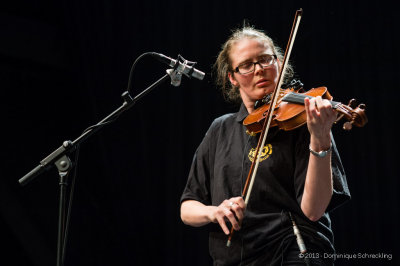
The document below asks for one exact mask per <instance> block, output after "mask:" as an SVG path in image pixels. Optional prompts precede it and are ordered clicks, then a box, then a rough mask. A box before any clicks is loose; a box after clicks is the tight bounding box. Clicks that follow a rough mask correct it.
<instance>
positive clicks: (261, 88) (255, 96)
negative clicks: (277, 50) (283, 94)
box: [228, 39, 279, 108]
mask: <svg viewBox="0 0 400 266" xmlns="http://www.w3.org/2000/svg"><path fill="white" fill-rule="evenodd" d="M265 54H269V55H273V54H274V53H273V50H272V49H271V48H270V47H269V46H268V45H267V44H266V43H265V42H261V41H260V40H257V39H242V40H240V41H238V42H236V43H235V44H234V45H233V46H232V49H231V52H230V54H229V56H230V59H231V62H232V68H233V69H235V68H236V67H237V66H239V65H240V64H242V63H245V62H257V61H258V60H259V59H260V58H261V57H262V56H263V55H265ZM278 63H279V62H278V61H275V63H273V64H272V65H270V66H268V67H266V68H262V67H261V66H260V65H259V64H256V65H255V70H254V72H253V73H249V74H245V75H242V74H240V73H237V72H234V73H233V74H232V73H229V74H228V76H229V80H230V82H231V83H232V84H233V85H234V86H237V87H239V91H240V95H241V97H242V100H243V103H244V104H245V106H246V107H250V106H251V108H252V106H254V103H255V102H256V101H257V100H259V99H261V98H262V97H264V96H265V95H266V94H269V93H272V92H273V91H274V89H275V86H276V83H277V82H278V78H279V66H278Z"/></svg>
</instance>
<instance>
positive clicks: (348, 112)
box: [335, 99, 368, 131]
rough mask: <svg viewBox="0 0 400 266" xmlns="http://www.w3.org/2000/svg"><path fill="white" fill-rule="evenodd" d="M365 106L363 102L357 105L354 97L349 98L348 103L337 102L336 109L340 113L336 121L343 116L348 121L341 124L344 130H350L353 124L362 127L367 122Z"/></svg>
mask: <svg viewBox="0 0 400 266" xmlns="http://www.w3.org/2000/svg"><path fill="white" fill-rule="evenodd" d="M365 108H366V106H365V104H363V103H361V104H359V105H358V106H357V104H356V100H355V99H351V100H350V101H349V104H348V105H344V104H339V105H338V106H337V107H336V110H337V111H338V112H340V113H341V114H340V116H339V117H338V119H336V122H338V121H339V120H340V119H342V118H343V117H345V118H346V119H347V120H348V121H347V122H345V123H344V124H343V129H344V130H346V131H349V130H351V129H352V128H353V125H355V126H357V127H363V126H365V124H366V123H367V122H368V118H367V115H366V114H365ZM336 122H335V123H336Z"/></svg>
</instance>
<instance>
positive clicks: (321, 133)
mask: <svg viewBox="0 0 400 266" xmlns="http://www.w3.org/2000/svg"><path fill="white" fill-rule="evenodd" d="M304 105H305V109H306V114H307V127H308V131H309V132H310V135H311V143H312V142H313V141H314V142H315V144H317V146H323V148H322V149H324V148H327V147H326V146H328V147H329V145H330V141H331V139H330V131H331V128H332V125H333V123H334V122H335V121H336V118H337V113H336V111H335V110H334V109H333V108H332V104H331V103H330V102H329V101H328V100H326V99H322V98H321V96H317V97H315V98H311V99H309V98H305V99H304ZM319 148H320V149H321V147H316V149H317V150H318V149H319Z"/></svg>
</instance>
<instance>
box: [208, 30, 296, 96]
mask: <svg viewBox="0 0 400 266" xmlns="http://www.w3.org/2000/svg"><path fill="white" fill-rule="evenodd" d="M243 39H256V40H259V41H260V42H264V43H265V44H267V45H268V46H269V47H270V48H271V49H272V51H273V52H274V54H276V56H277V57H278V59H279V60H280V61H281V62H283V52H282V49H281V48H280V47H278V46H276V45H275V44H274V42H273V40H272V39H271V38H270V37H268V36H267V35H266V34H265V33H264V32H262V31H260V30H256V29H255V28H253V27H250V26H244V27H243V28H240V29H236V30H234V31H233V32H232V34H231V36H230V37H229V38H228V40H227V41H226V42H225V43H224V44H223V45H222V49H221V51H220V52H219V54H218V57H217V60H216V62H215V64H214V71H215V72H216V83H217V85H218V86H219V87H220V88H221V90H222V93H223V95H224V97H225V99H226V100H228V101H230V102H234V103H240V102H241V100H242V99H241V97H240V93H239V87H236V86H234V85H233V84H231V83H230V81H229V77H228V73H229V72H230V73H232V75H233V69H232V64H231V63H232V62H231V59H230V57H229V55H230V52H231V50H232V47H233V46H234V45H235V44H236V43H237V42H239V41H241V40H243ZM292 76H293V67H292V66H291V65H290V64H288V65H287V66H286V71H285V73H284V76H283V82H287V81H288V80H290V79H291V77H292Z"/></svg>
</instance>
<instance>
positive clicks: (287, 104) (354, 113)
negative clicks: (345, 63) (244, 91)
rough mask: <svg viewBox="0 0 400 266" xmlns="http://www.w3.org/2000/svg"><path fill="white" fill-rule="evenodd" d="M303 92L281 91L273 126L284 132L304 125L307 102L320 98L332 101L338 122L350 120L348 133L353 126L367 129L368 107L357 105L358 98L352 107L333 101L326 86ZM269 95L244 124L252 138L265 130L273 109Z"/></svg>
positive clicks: (344, 126)
mask: <svg viewBox="0 0 400 266" xmlns="http://www.w3.org/2000/svg"><path fill="white" fill-rule="evenodd" d="M301 90H302V88H300V89H295V88H293V87H292V88H288V89H285V90H281V91H280V92H279V95H278V99H277V103H276V105H275V108H274V110H273V114H272V115H273V118H272V121H271V124H270V127H274V126H278V127H279V128H280V129H283V130H285V131H288V130H293V129H296V128H298V127H300V126H302V125H304V124H305V123H306V122H307V115H306V111H305V107H304V99H305V98H313V97H317V96H321V97H322V98H324V99H327V100H329V101H330V103H331V104H332V108H334V109H335V110H336V111H337V112H338V114H339V115H338V118H337V119H336V122H338V121H339V120H340V119H342V118H345V119H346V120H348V121H347V122H345V123H344V125H343V129H344V130H351V129H352V127H353V125H355V126H357V127H363V126H364V125H365V124H366V123H367V122H368V118H367V116H366V114H365V104H359V105H358V106H356V100H355V99H351V100H350V101H349V103H348V105H345V104H343V103H340V102H335V101H332V99H333V97H332V95H331V94H330V93H329V91H328V89H327V88H326V87H318V88H313V89H311V90H309V91H307V92H304V93H302V92H300V91H301ZM269 96H270V95H267V96H265V97H264V98H263V99H262V100H261V101H262V102H263V103H264V104H263V105H261V106H260V107H258V108H257V109H256V110H254V111H253V112H252V113H251V114H249V115H248V116H247V117H246V118H245V120H244V121H243V125H244V126H246V128H247V133H248V134H249V135H255V134H256V133H259V132H261V131H262V128H263V125H264V122H265V118H266V116H267V113H268V110H269V109H270V106H271V103H270V97H269ZM336 122H335V123H336Z"/></svg>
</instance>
